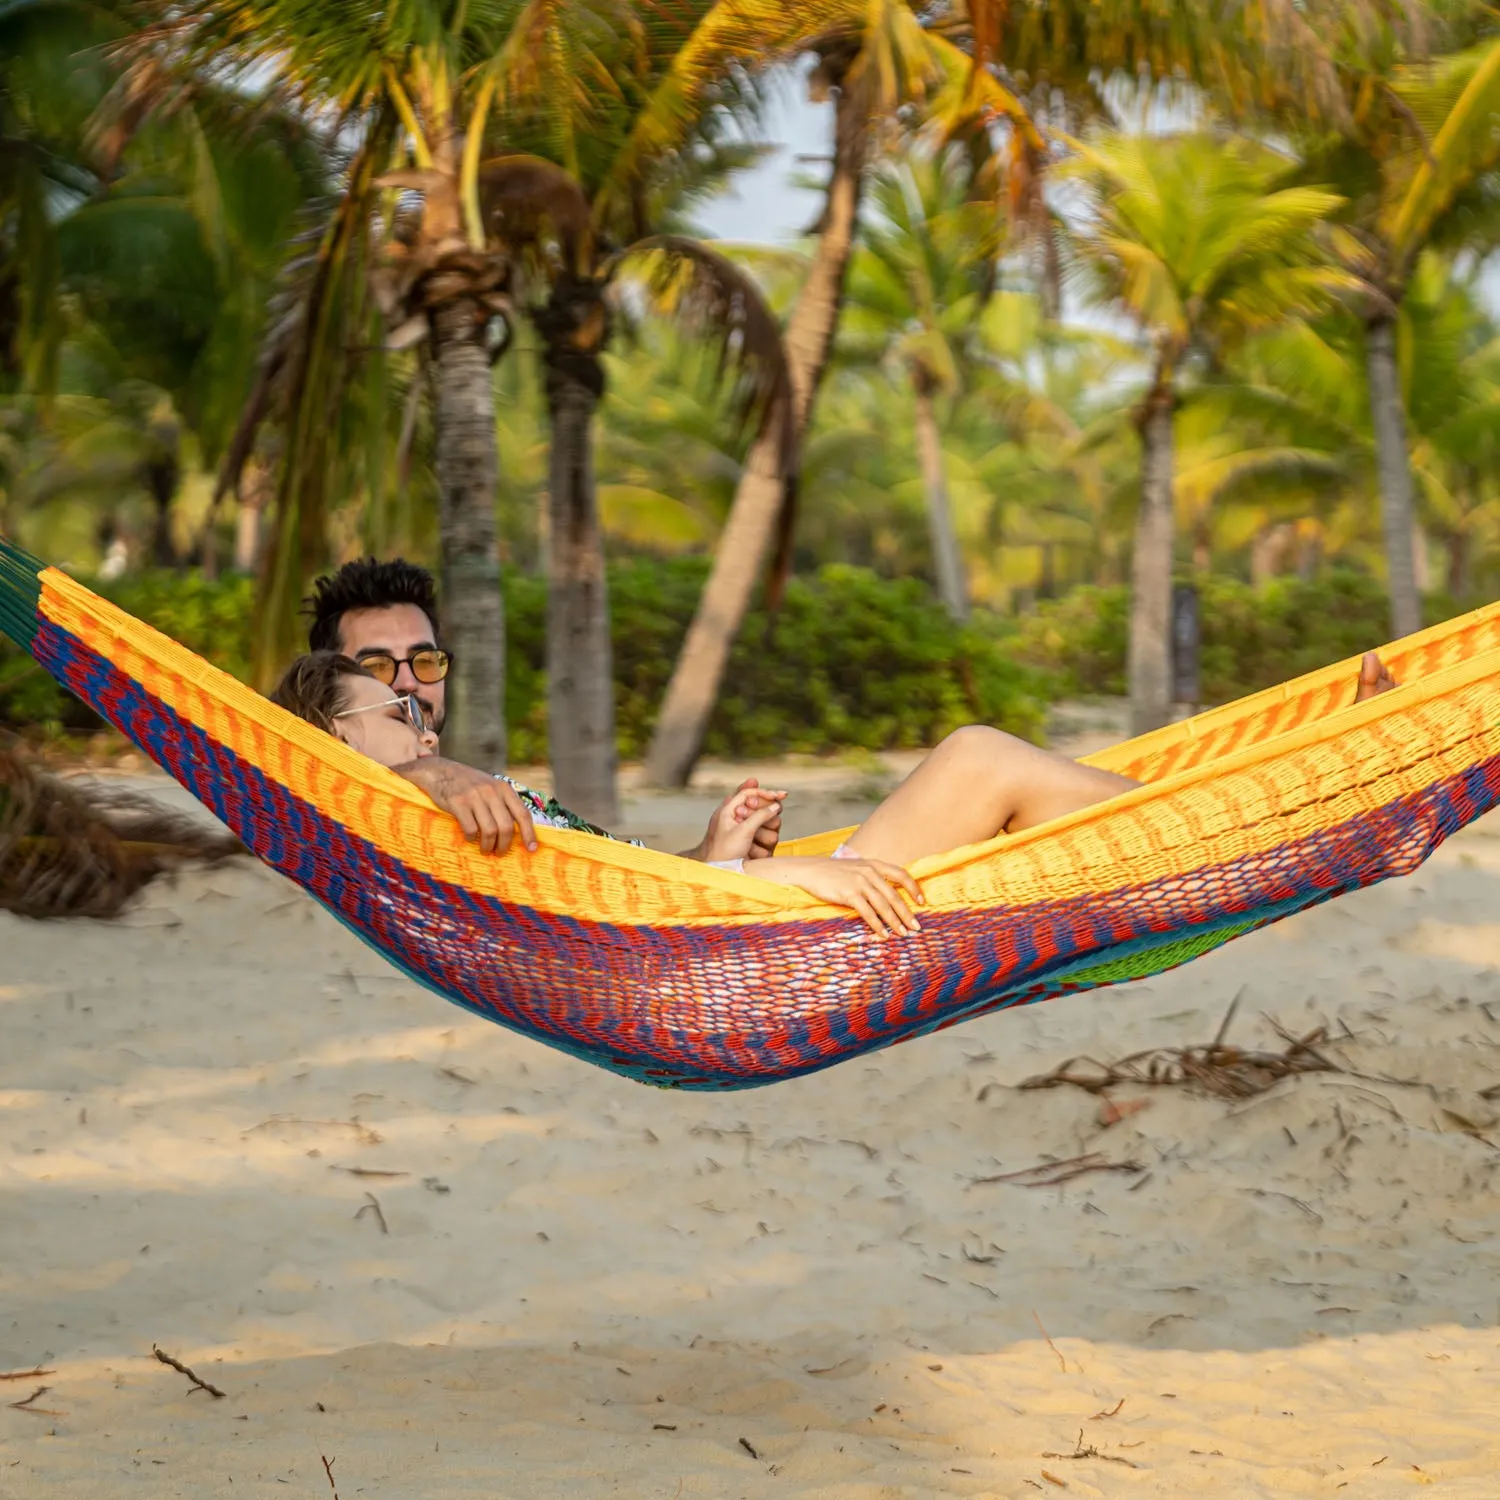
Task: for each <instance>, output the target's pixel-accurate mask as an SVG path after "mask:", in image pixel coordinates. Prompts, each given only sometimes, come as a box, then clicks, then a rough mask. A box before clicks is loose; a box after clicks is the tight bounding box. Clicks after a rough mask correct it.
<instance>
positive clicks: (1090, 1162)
mask: <svg viewBox="0 0 1500 1500" xmlns="http://www.w3.org/2000/svg"><path fill="white" fill-rule="evenodd" d="M1145 1170H1146V1169H1145V1168H1144V1167H1143V1166H1142V1165H1141V1164H1140V1162H1138V1161H1111V1160H1110V1159H1109V1158H1108V1157H1107V1156H1104V1155H1102V1154H1101V1153H1100V1152H1098V1151H1090V1152H1089V1153H1088V1155H1087V1156H1070V1157H1067V1158H1066V1159H1065V1160H1063V1161H1044V1162H1038V1163H1037V1165H1036V1166H1034V1167H1023V1168H1021V1170H1020V1171H1019V1172H998V1173H996V1174H995V1175H994V1176H991V1177H974V1178H971V1179H970V1181H969V1186H970V1187H981V1186H983V1185H984V1184H986V1183H991V1182H1008V1183H1010V1184H1011V1185H1012V1186H1014V1187H1058V1186H1060V1185H1061V1184H1062V1183H1064V1182H1071V1181H1072V1180H1073V1179H1074V1178H1075V1177H1082V1176H1083V1175H1084V1174H1085V1173H1086V1172H1129V1173H1132V1174H1133V1173H1136V1172H1144V1171H1145Z"/></svg>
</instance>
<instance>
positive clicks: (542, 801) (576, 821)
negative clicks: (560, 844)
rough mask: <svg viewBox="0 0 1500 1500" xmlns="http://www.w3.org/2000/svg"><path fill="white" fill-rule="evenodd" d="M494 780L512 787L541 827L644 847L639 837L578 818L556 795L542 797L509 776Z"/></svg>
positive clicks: (534, 821) (532, 818) (534, 820)
mask: <svg viewBox="0 0 1500 1500" xmlns="http://www.w3.org/2000/svg"><path fill="white" fill-rule="evenodd" d="M495 780H496V781H503V782H504V783H505V784H506V785H507V786H508V787H511V788H513V789H514V791H515V794H516V795H517V796H518V797H519V798H520V799H521V801H522V802H524V803H525V804H526V806H527V808H528V809H529V810H530V812H531V821H532V822H533V823H537V824H539V825H540V826H541V827H543V828H568V829H571V830H572V831H573V832H574V833H592V834H595V835H597V836H598V837H599V838H601V839H611V840H613V841H614V842H615V843H618V844H633V845H634V846H635V847H636V848H637V849H644V848H645V847H646V846H645V844H643V843H642V842H641V841H640V839H622V838H621V837H620V836H619V835H618V834H614V833H610V832H608V831H607V830H606V829H603V828H599V827H596V826H595V825H594V824H593V823H590V822H589V821H588V820H587V819H586V818H580V817H579V816H578V814H577V813H576V812H570V811H569V810H568V809H567V808H566V807H564V806H563V805H562V803H561V802H559V801H558V800H557V798H556V797H544V796H542V794H541V793H540V792H534V791H532V789H531V788H530V787H529V786H523V785H522V784H521V783H520V782H519V781H514V780H512V779H511V777H509V776H497V777H496V778H495Z"/></svg>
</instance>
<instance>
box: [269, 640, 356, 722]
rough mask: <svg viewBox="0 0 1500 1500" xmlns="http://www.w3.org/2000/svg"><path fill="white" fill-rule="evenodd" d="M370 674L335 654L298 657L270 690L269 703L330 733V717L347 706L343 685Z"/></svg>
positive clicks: (345, 691)
mask: <svg viewBox="0 0 1500 1500" xmlns="http://www.w3.org/2000/svg"><path fill="white" fill-rule="evenodd" d="M369 675H370V674H369V673H368V672H367V671H365V669H364V668H363V667H362V666H360V664H359V663H358V662H357V661H353V660H351V659H350V658H349V657H347V656H341V655H340V654H339V653H338V652H337V651H309V652H308V653H307V655H306V656H299V657H298V658H297V659H296V661H294V662H293V663H292V664H291V666H289V667H288V668H287V669H286V671H285V672H283V673H282V674H281V681H280V682H278V683H277V684H276V686H275V687H274V688H273V689H272V690H271V702H272V703H274V704H276V705H277V707H278V708H284V709H286V711H287V712H288V713H291V714H296V715H297V717H298V718H299V719H306V720H307V722H308V723H309V724H316V725H317V726H318V728H319V729H325V730H327V731H328V733H329V734H332V733H333V717H334V715H335V714H338V713H342V712H343V710H344V707H345V705H346V704H347V703H348V701H349V700H348V693H347V690H346V689H345V686H344V683H345V680H346V679H347V678H350V677H368V676H369Z"/></svg>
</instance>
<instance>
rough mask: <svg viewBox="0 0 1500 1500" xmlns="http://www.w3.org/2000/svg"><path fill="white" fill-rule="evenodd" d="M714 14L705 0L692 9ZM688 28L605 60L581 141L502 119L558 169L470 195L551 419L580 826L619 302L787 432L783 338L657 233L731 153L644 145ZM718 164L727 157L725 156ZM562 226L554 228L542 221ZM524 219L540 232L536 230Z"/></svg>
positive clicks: (609, 739)
mask: <svg viewBox="0 0 1500 1500" xmlns="http://www.w3.org/2000/svg"><path fill="white" fill-rule="evenodd" d="M716 8H717V4H716V3H714V0H704V3H702V4H700V5H699V6H698V9H699V10H704V9H708V10H713V9H716ZM692 35H693V33H692V32H691V31H687V32H685V33H684V32H679V31H676V30H674V29H673V28H670V27H667V26H659V27H654V28H651V29H650V30H649V31H648V33H647V36H646V40H645V42H644V43H643V44H639V43H635V42H632V43H631V45H630V48H629V50H628V51H625V52H624V53H623V54H622V55H620V56H618V57H617V56H615V55H614V54H613V53H612V52H611V53H608V54H606V57H605V61H606V63H607V64H609V65H611V67H612V72H613V76H614V77H615V78H616V81H617V83H616V89H617V92H616V97H615V99H614V100H613V101H612V107H611V108H610V109H609V110H607V111H605V113H604V118H603V119H601V121H600V122H599V123H598V124H597V126H596V128H595V129H594V130H592V131H591V132H590V133H589V135H588V137H587V139H579V140H573V139H571V138H564V139H563V140H562V141H561V142H560V143H559V142H558V141H557V140H556V138H555V132H554V131H552V130H549V129H548V126H549V125H550V124H551V121H550V120H549V119H548V118H546V117H545V116H544V117H540V118H538V117H537V115H536V114H535V113H533V112H526V111H520V110H517V111H514V112H508V113H506V114H504V115H502V117H501V120H500V122H499V123H500V125H501V127H502V129H503V130H504V133H505V135H506V138H507V140H509V141H511V142H512V143H514V144H517V145H530V144H535V145H536V146H537V147H538V148H539V149H549V148H550V149H552V150H554V151H557V153H558V154H559V155H560V156H563V157H565V158H566V162H567V165H566V167H564V166H563V165H560V164H556V163H552V162H548V161H547V160H545V159H543V158H541V157H539V156H536V155H530V154H524V153H518V154H514V155H511V156H507V157H502V158H497V159H496V160H494V161H492V162H490V163H488V164H486V166H485V168H484V169H483V174H482V182H481V189H480V191H481V196H482V197H483V199H484V201H485V204H486V206H487V209H488V210H489V212H490V213H491V214H492V215H493V216H494V219H495V221H496V222H497V223H498V225H499V226H500V228H499V232H500V233H502V234H504V235H505V237H506V239H507V241H508V243H509V244H510V245H511V246H512V248H513V249H514V250H515V251H518V252H521V253H523V254H524V255H525V256H526V266H527V274H526V275H524V276H523V277H521V278H518V285H517V288H516V290H517V299H518V301H519V302H521V304H522V305H523V306H524V307H525V308H526V311H527V315H528V317H529V319H530V321H531V323H532V325H533V327H534V328H535V329H536V331H537V334H538V338H539V342H540V351H539V352H540V358H541V365H542V372H543V384H544V389H545V393H546V407H547V414H548V423H549V435H550V453H549V464H548V483H547V503H548V518H547V574H548V589H547V698H548V707H547V722H548V747H549V758H550V760H551V764H552V772H553V783H554V786H555V787H556V790H557V795H558V796H559V797H560V798H561V799H562V800H563V801H564V802H565V803H567V804H568V805H569V806H570V807H574V808H577V809H578V810H579V812H581V813H582V814H583V815H584V816H585V817H588V818H591V819H593V820H594V821H596V822H599V823H606V824H607V823H609V822H611V821H613V820H614V818H615V816H616V813H617V801H616V788H615V769H616V767H615V701H614V691H615V683H614V670H613V659H612V651H611V644H610V631H609V596H608V581H607V575H606V571H605V560H604V527H603V522H602V517H601V514H600V508H599V493H598V485H597V482H596V475H595V457H594V439H593V424H594V417H595V413H596V411H597V409H598V406H599V403H600V401H601V400H602V399H603V397H604V393H605V364H604V356H605V353H606V351H607V349H608V347H609V345H610V341H611V338H612V334H613V330H614V327H615V325H616V323H617V321H618V319H619V316H620V309H619V307H618V302H619V297H620V292H621V288H622V286H625V285H631V287H632V300H633V301H634V302H635V303H643V304H644V305H646V306H648V307H654V308H655V309H657V310H659V311H662V312H666V313H668V314H670V315H672V316H674V317H676V318H677V319H678V320H679V321H681V322H683V323H684V324H685V326H686V327H688V328H689V329H692V330H695V331H698V332H700V333H705V334H707V335H708V336H709V337H710V338H712V339H713V340H714V341H715V342H716V343H717V344H718V346H719V349H720V351H721V356H722V357H721V360H720V364H721V367H724V366H728V365H729V364H732V365H733V366H734V369H735V371H736V375H737V377H738V378H737V382H736V383H737V386H738V391H737V395H738V397H739V401H738V406H739V415H740V417H741V418H742V419H744V420H759V422H760V424H761V426H762V427H763V428H765V429H766V431H767V432H768V433H771V434H781V435H782V441H785V440H786V439H785V434H786V433H787V432H788V431H789V427H788V423H787V415H788V414H787V410H786V406H787V375H786V363H785V356H784V353H783V351H782V347H781V336H780V330H779V328H778V327H777V323H776V320H775V318H774V316H773V315H772V314H771V312H770V310H769V309H768V308H767V307H766V305H765V303H764V301H763V299H762V298H761V296H760V293H759V291H758V289H757V288H756V286H755V283H754V282H753V281H752V280H751V279H750V277H749V276H747V275H746V274H745V273H744V272H743V271H742V270H740V269H739V268H738V267H737V266H735V265H734V264H733V263H732V262H730V261H729V260H727V259H726V258H725V257H723V256H721V255H719V254H717V253H716V252H715V251H714V250H713V249H711V248H710V247H709V246H707V245H705V244H703V243H701V242H700V241H698V240H695V239H693V238H691V237H689V236H686V235H682V234H671V233H661V232H658V231H659V226H661V225H662V224H663V223H664V222H669V221H670V219H671V217H672V215H673V214H674V211H680V206H681V205H682V203H683V202H684V201H685V200H688V199H691V198H692V197H693V196H694V195H695V193H696V192H697V191H698V190H699V189H700V188H701V187H702V185H703V181H704V179H705V178H707V179H708V180H709V181H710V182H717V181H720V180H722V178H723V176H724V175H725V172H726V170H727V169H728V166H729V165H730V164H732V163H733V162H735V161H738V160H741V159H743V156H744V153H743V152H742V151H739V150H734V149H731V150H730V151H728V152H727V153H725V152H723V151H722V150H721V143H720V142H719V141H717V140H716V139H715V136H716V132H717V130H718V129H719V128H721V127H720V125H719V119H720V117H719V116H718V115H716V114H712V113H711V114H709V115H706V116H704V117H703V118H701V119H698V120H694V119H693V118H692V117H691V116H689V115H686V114H685V115H684V116H683V119H682V126H681V128H682V131H683V135H684V137H686V139H685V140H684V141H683V142H681V143H679V145H677V146H676V147H673V146H671V145H670V144H669V143H668V142H667V141H666V140H663V141H661V142H660V143H659V144H658V146H657V147H656V149H655V150H653V151H652V152H649V153H648V152H646V151H644V150H642V149H641V146H640V141H639V139H638V136H637V132H636V125H637V123H638V121H639V119H640V117H641V115H642V113H643V112H644V111H646V110H647V109H649V107H650V106H651V103H652V100H653V97H654V95H655V93H656V90H657V88H658V86H659V84H660V81H661V78H662V77H663V75H664V74H665V73H666V71H667V70H668V68H669V67H670V64H671V61H672V59H673V57H674V56H675V54H676V51H677V50H678V49H679V48H681V47H682V46H683V45H684V43H685V41H686V40H688V39H690V38H691V36H692ZM726 155H727V156H728V158H729V161H728V162H727V163H726V160H725V156H726ZM549 225H550V226H558V225H561V226H563V229H562V232H561V233H559V232H558V230H557V229H556V228H555V227H552V228H548V226H549ZM533 226H536V228H537V229H538V230H539V231H540V232H539V233H533Z"/></svg>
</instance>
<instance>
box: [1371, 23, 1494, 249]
mask: <svg viewBox="0 0 1500 1500" xmlns="http://www.w3.org/2000/svg"><path fill="white" fill-rule="evenodd" d="M1416 76H1418V77H1420V79H1421V83H1420V85H1418V84H1417V83H1416V82H1415V81H1414V78H1413V77H1412V76H1411V75H1409V79H1408V84H1407V92H1408V96H1409V97H1410V96H1413V95H1415V96H1416V97H1417V98H1419V99H1420V100H1421V101H1422V102H1424V103H1425V104H1427V105H1428V106H1429V107H1432V106H1436V107H1434V108H1432V113H1433V114H1434V115H1436V114H1437V113H1438V112H1439V110H1440V108H1441V103H1440V101H1441V102H1447V101H1449V100H1451V103H1449V104H1448V108H1447V109H1446V111H1445V112H1443V113H1442V116H1441V122H1440V123H1439V125H1438V129H1437V130H1436V132H1435V134H1433V136H1432V140H1431V144H1430V145H1429V146H1428V147H1427V149H1426V150H1425V151H1424V152H1423V153H1422V158H1421V162H1420V165H1419V166H1418V167H1417V169H1416V171H1415V173H1414V174H1413V176H1412V179H1411V182H1410V184H1409V186H1408V187H1407V189H1406V191H1405V193H1404V195H1403V196H1402V198H1401V200H1400V203H1399V205H1398V206H1397V208H1396V212H1395V215H1394V217H1393V218H1392V220H1391V224H1390V230H1389V236H1390V242H1391V245H1392V249H1393V252H1394V259H1395V263H1396V267H1397V270H1398V274H1399V273H1400V272H1402V271H1404V270H1405V269H1406V268H1407V267H1409V266H1410V264H1411V263H1412V261H1413V260H1414V259H1415V256H1416V254H1417V252H1418V250H1420V248H1421V246H1422V245H1423V244H1424V243H1425V241H1426V240H1427V238H1428V236H1429V234H1430V233H1431V230H1432V226H1433V223H1434V221H1435V220H1436V219H1437V218H1438V217H1439V216H1440V215H1441V214H1442V213H1443V212H1444V211H1445V210H1446V209H1448V208H1449V207H1450V206H1451V205H1452V203H1453V201H1454V199H1455V198H1456V197H1457V196H1458V195H1459V193H1461V192H1462V191H1463V189H1464V188H1465V187H1467V186H1468V185H1469V183H1471V182H1472V181H1473V180H1474V178H1475V177H1477V176H1479V175H1480V174H1481V173H1483V172H1486V171H1488V170H1490V169H1491V168H1492V167H1494V166H1495V165H1496V164H1497V163H1500V118H1497V116H1500V38H1496V39H1494V40H1491V41H1490V42H1488V43H1486V44H1485V45H1484V46H1483V47H1481V48H1476V49H1474V50H1472V51H1470V52H1468V53H1465V54H1463V55H1461V56H1460V57H1453V58H1444V59H1441V60H1440V61H1438V62H1436V63H1433V64H1430V65H1429V66H1427V67H1426V68H1424V69H1422V70H1420V73H1419V74H1418V75H1416ZM1455 95H1456V97H1455Z"/></svg>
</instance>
